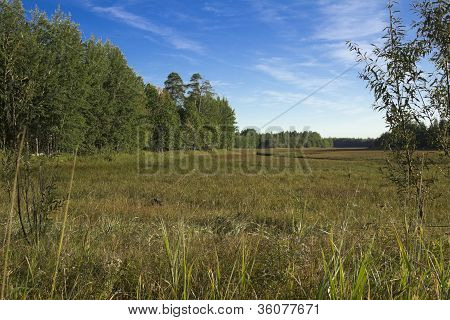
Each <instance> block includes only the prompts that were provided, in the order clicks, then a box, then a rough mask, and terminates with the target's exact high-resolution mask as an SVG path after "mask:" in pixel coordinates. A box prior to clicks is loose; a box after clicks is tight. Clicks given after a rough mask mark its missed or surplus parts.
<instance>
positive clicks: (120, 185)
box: [0, 149, 450, 299]
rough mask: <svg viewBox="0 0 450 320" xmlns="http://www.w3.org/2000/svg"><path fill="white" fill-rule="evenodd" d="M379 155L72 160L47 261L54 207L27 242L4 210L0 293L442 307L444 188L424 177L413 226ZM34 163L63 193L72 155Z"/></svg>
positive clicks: (321, 152) (315, 152)
mask: <svg viewBox="0 0 450 320" xmlns="http://www.w3.org/2000/svg"><path fill="white" fill-rule="evenodd" d="M428 156H431V157H433V156H434V155H433V154H431V153H429V154H428ZM385 157H386V154H385V153H384V152H382V151H367V150H357V149H345V150H338V149H307V150H303V151H301V150H286V149H276V150H264V151H261V150H233V151H217V152H216V151H214V152H187V153H186V152H178V153H177V152H173V153H164V154H154V153H141V154H139V155H138V156H137V155H128V154H121V155H117V156H113V157H102V156H81V157H79V158H78V161H77V165H76V170H75V178H74V181H73V183H74V184H73V191H72V194H71V202H70V205H69V210H68V219H67V223H66V229H65V237H64V241H63V245H62V251H61V257H60V259H57V251H58V242H59V237H60V232H61V227H62V221H63V211H64V210H63V207H62V208H58V209H57V210H54V211H53V212H52V213H51V214H50V217H49V218H50V219H49V221H48V223H47V228H46V232H45V233H43V234H42V236H41V237H40V239H39V241H35V242H33V243H32V244H31V245H29V244H27V242H26V241H25V240H24V239H23V235H22V232H21V230H20V226H19V221H18V219H17V216H16V215H15V216H14V220H13V221H14V228H13V233H12V242H11V251H10V252H11V254H10V258H9V261H8V264H7V271H8V272H7V279H3V278H2V279H0V282H1V283H6V297H7V298H9V299H47V298H51V297H53V298H56V299H305V298H309V299H316V298H317V299H448V298H449V297H450V296H449V285H450V263H449V260H450V240H449V232H450V228H449V225H450V215H449V209H450V202H449V199H450V190H449V186H450V183H449V181H448V180H445V178H443V177H442V175H439V174H438V172H437V170H434V171H433V170H432V172H431V173H430V174H431V175H432V176H433V177H435V178H439V179H437V181H436V182H435V184H434V185H433V187H432V189H431V190H430V193H429V195H428V197H427V202H426V210H425V214H426V221H425V223H424V224H423V225H418V224H417V223H416V221H415V216H416V214H415V212H414V209H413V208H409V207H404V206H400V204H399V200H398V197H397V194H396V189H395V187H394V186H393V185H392V184H391V182H390V181H389V180H388V179H386V177H385V174H384V173H383V170H382V168H383V166H384V158H385ZM40 161H44V164H43V167H42V169H41V170H45V172H46V173H47V174H48V175H54V176H55V179H56V180H55V184H56V186H57V189H58V194H59V196H60V197H61V198H64V197H66V193H67V190H68V184H69V180H70V173H71V166H72V158H71V157H70V156H59V157H56V158H52V159H45V160H44V159H43V160H41V159H33V162H34V165H33V168H37V163H39V162H40ZM35 170H37V169H35ZM0 199H1V202H0V209H1V215H0V219H1V220H0V221H1V225H0V236H1V237H2V239H3V238H4V234H5V225H6V220H7V218H6V217H7V214H8V211H9V206H10V202H9V200H8V199H9V198H8V195H7V193H6V192H5V191H2V193H1V196H0ZM4 251H5V248H4V247H2V250H1V256H0V257H1V258H2V261H1V265H2V266H3V264H4V260H3V259H4ZM57 260H58V262H59V265H58V267H57V270H58V273H57V275H56V278H55V279H56V282H55V290H54V293H52V278H53V276H54V272H55V266H56V261H57ZM0 276H1V275H0Z"/></svg>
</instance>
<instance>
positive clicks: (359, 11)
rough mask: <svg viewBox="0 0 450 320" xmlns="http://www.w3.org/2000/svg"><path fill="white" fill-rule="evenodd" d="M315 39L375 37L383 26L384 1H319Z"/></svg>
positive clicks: (332, 39) (335, 39) (337, 39)
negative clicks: (318, 18)
mask: <svg viewBox="0 0 450 320" xmlns="http://www.w3.org/2000/svg"><path fill="white" fill-rule="evenodd" d="M319 5H320V12H321V20H322V21H323V23H321V24H319V25H318V28H317V30H316V32H315V35H314V36H315V37H316V38H318V39H323V40H330V41H339V40H340V41H345V40H358V39H362V38H367V37H376V36H377V34H379V33H380V32H381V31H382V30H383V28H384V26H385V10H384V7H383V5H384V1H361V0H339V1H336V0H321V1H319Z"/></svg>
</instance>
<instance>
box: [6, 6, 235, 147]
mask: <svg viewBox="0 0 450 320" xmlns="http://www.w3.org/2000/svg"><path fill="white" fill-rule="evenodd" d="M0 38H1V39H2V40H3V42H2V46H0V61H1V63H0V77H1V79H2V83H1V84H0V120H1V121H0V137H1V140H0V146H1V147H2V148H3V149H14V148H16V146H17V135H18V133H19V132H21V130H22V128H24V127H26V128H27V132H28V136H27V138H26V145H27V147H28V148H29V149H30V150H32V151H33V152H36V153H46V154H53V153H59V152H66V151H72V150H74V149H75V148H76V147H79V149H80V151H81V152H82V153H89V152H98V151H100V152H104V151H105V150H106V151H107V152H117V151H129V150H133V149H134V150H136V149H137V148H142V147H145V146H147V147H149V148H150V149H152V150H158V151H165V150H172V149H180V148H186V149H208V150H209V149H213V148H231V147H232V146H233V141H234V132H235V122H236V118H235V114H234V111H233V109H232V108H231V107H230V106H229V103H228V101H227V100H226V99H224V98H220V97H217V96H216V95H215V94H214V92H213V89H212V87H211V84H210V83H209V81H207V80H204V81H203V80H202V77H201V75H200V74H198V73H196V74H194V75H193V76H192V78H191V81H190V83H189V85H187V86H186V85H185V84H184V83H183V80H182V79H181V77H180V76H179V75H178V74H177V73H175V72H172V73H170V74H169V76H168V78H167V81H165V88H164V90H158V89H156V88H155V87H153V86H152V85H151V84H148V85H147V86H145V85H144V82H143V80H142V78H141V77H139V76H138V75H136V73H135V72H134V71H133V70H132V69H131V68H130V67H129V66H128V64H127V61H126V59H125V57H124V56H123V54H122V53H121V51H120V49H119V48H117V47H115V46H114V45H112V44H111V43H110V42H109V41H107V42H105V43H104V42H102V41H99V40H97V39H95V38H94V37H92V38H91V39H89V40H86V41H82V38H81V32H80V31H79V29H78V25H77V24H75V23H74V22H73V21H71V19H70V17H69V16H68V15H66V14H64V13H63V12H61V11H60V10H59V9H58V10H57V11H56V12H55V14H54V15H53V16H52V17H51V18H50V19H48V18H47V17H46V15H45V14H44V13H42V12H40V11H39V10H38V9H36V10H34V11H33V12H32V15H31V18H30V19H27V18H26V15H25V12H24V10H23V8H22V4H21V1H18V0H16V1H6V0H2V1H1V2H0ZM187 89H189V90H187ZM142 131H143V132H149V135H148V141H139V140H138V139H137V134H138V132H142ZM138 143H139V144H140V145H138Z"/></svg>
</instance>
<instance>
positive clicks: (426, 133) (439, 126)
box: [373, 120, 450, 150]
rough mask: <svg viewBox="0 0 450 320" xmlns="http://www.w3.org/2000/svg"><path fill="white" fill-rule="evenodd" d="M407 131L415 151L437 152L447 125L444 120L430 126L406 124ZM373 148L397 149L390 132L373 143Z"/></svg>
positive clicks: (396, 143) (394, 139)
mask: <svg viewBox="0 0 450 320" xmlns="http://www.w3.org/2000/svg"><path fill="white" fill-rule="evenodd" d="M408 127H409V128H408V130H409V131H410V132H411V143H412V144H414V148H415V149H417V150H439V149H440V148H441V133H442V132H443V131H444V130H447V135H449V134H450V132H448V130H449V129H448V128H449V127H448V125H447V124H445V121H444V120H441V121H437V120H436V121H434V122H433V123H432V124H431V125H430V126H426V125H425V124H424V123H423V122H418V123H410V124H408ZM373 147H374V148H377V149H396V148H397V149H398V148H399V146H398V141H397V140H396V138H395V136H394V135H393V134H392V133H391V132H385V133H383V134H382V135H381V136H380V137H379V138H377V139H375V140H374V141H373Z"/></svg>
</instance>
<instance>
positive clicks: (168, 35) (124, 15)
mask: <svg viewBox="0 0 450 320" xmlns="http://www.w3.org/2000/svg"><path fill="white" fill-rule="evenodd" d="M88 7H89V8H90V10H92V11H94V12H96V13H99V14H103V15H107V16H108V17H110V18H112V19H116V20H118V21H120V22H123V23H126V24H127V25H129V26H131V27H133V28H136V29H139V30H143V31H146V32H149V33H152V34H154V35H157V36H159V37H161V38H163V39H164V40H165V41H166V42H168V43H169V44H171V45H172V46H173V47H174V48H176V49H183V50H189V51H193V52H196V53H203V52H204V48H203V47H202V46H201V45H200V44H199V43H197V42H195V41H192V40H190V39H187V38H185V37H183V36H181V35H180V34H179V33H178V32H176V31H175V30H174V29H172V28H169V27H166V26H161V25H157V24H155V23H153V22H151V21H150V20H149V19H147V18H144V17H141V16H138V15H136V14H134V13H131V12H129V11H127V10H125V9H124V8H122V7H100V6H94V5H88Z"/></svg>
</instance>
